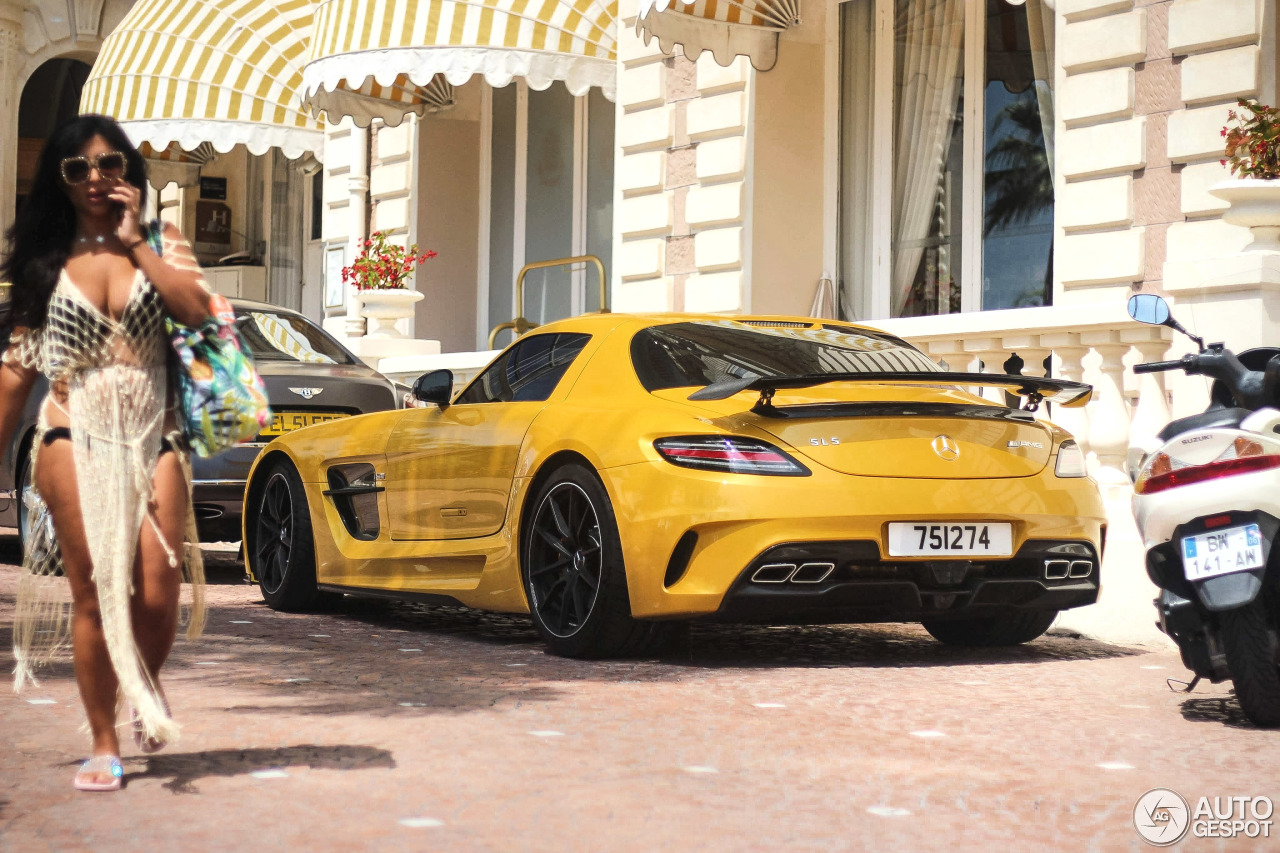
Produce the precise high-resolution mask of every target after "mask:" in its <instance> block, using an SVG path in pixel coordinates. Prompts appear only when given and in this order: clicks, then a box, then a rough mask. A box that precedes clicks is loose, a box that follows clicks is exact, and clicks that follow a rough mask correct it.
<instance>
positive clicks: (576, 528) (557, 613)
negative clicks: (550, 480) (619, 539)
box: [529, 480, 603, 638]
mask: <svg viewBox="0 0 1280 853" xmlns="http://www.w3.org/2000/svg"><path fill="white" fill-rule="evenodd" d="M532 529H533V535H532V537H531V540H530V543H529V589H530V592H532V594H533V601H534V605H535V607H536V608H537V611H538V619H539V622H541V623H542V624H543V625H544V626H546V630H547V631H549V632H550V633H552V634H554V635H555V636H556V637H561V638H564V637H572V636H573V635H574V634H576V633H577V632H578V631H580V630H582V627H583V626H584V625H585V624H586V622H587V620H588V619H589V618H590V616H591V610H592V608H594V607H595V604H596V597H597V596H598V595H599V593H600V578H601V574H602V569H603V554H602V549H601V540H600V518H599V516H598V515H597V514H596V508H595V506H594V505H593V504H592V502H591V498H590V497H589V496H588V495H587V493H586V491H585V490H584V489H583V488H582V486H580V485H578V484H577V483H575V482H573V481H571V480H569V481H564V482H560V483H557V484H556V485H555V487H554V488H552V489H551V491H549V492H547V494H546V495H545V496H544V497H543V498H542V501H541V502H540V504H539V506H538V511H537V514H536V515H534V518H533V528H532Z"/></svg>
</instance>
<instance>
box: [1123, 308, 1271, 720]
mask: <svg viewBox="0 0 1280 853" xmlns="http://www.w3.org/2000/svg"><path fill="white" fill-rule="evenodd" d="M1129 316H1130V317H1132V318H1133V319H1135V320H1138V321H1139V322H1143V323H1150V324H1153V325H1163V326H1169V327H1170V328H1172V329H1175V330H1177V331H1179V332H1182V333H1183V334H1185V335H1187V336H1188V337H1190V338H1191V339H1192V340H1194V341H1195V342H1196V344H1197V345H1198V346H1199V350H1200V351H1199V352H1198V353H1193V354H1190V355H1186V356H1183V357H1182V358H1180V359H1178V360H1177V361H1162V362H1154V363H1151V364H1139V365H1135V366H1134V368H1133V371H1134V373H1153V372H1155V371H1161V370H1182V371H1184V372H1186V373H1187V374H1199V375H1203V376H1209V377H1211V378H1212V379H1213V385H1212V388H1211V391H1210V397H1211V402H1210V405H1209V408H1208V409H1207V410H1206V411H1204V412H1202V413H1200V414H1197V415H1191V416H1190V417H1185V418H1178V419H1177V420H1174V421H1171V422H1170V423H1169V424H1168V425H1167V426H1165V428H1164V429H1162V430H1161V431H1160V433H1159V436H1158V438H1159V441H1158V444H1157V445H1156V446H1153V447H1150V448H1144V450H1145V451H1146V453H1145V455H1143V457H1142V460H1141V463H1140V465H1139V466H1138V468H1137V470H1136V471H1135V472H1133V473H1134V495H1133V512H1134V516H1135V517H1136V519H1137V522H1138V531H1139V532H1140V533H1141V534H1142V539H1143V545H1144V547H1145V548H1146V551H1147V574H1148V575H1149V576H1150V577H1151V580H1152V581H1153V582H1154V583H1155V584H1156V586H1158V587H1160V596H1159V598H1157V599H1156V601H1155V605H1156V609H1157V610H1158V611H1159V615H1160V622H1159V626H1160V630H1162V631H1164V633H1166V634H1168V635H1169V636H1170V637H1171V638H1172V639H1173V640H1174V641H1175V642H1177V644H1178V648H1179V650H1180V651H1181V653H1182V662H1183V663H1184V664H1185V665H1186V666H1187V668H1188V669H1190V670H1191V671H1192V672H1194V673H1195V678H1194V679H1193V680H1192V682H1191V684H1190V685H1189V686H1188V687H1187V688H1186V689H1187V690H1188V691H1190V690H1191V689H1192V688H1194V687H1195V685H1196V684H1197V683H1198V682H1199V680H1200V679H1201V678H1207V679H1209V680H1210V681H1212V682H1213V683H1215V684H1216V683H1218V682H1221V681H1225V680H1226V679H1228V678H1230V679H1231V681H1232V683H1233V684H1234V685H1235V692H1236V698H1237V699H1238V700H1239V702H1240V707H1241V709H1243V711H1244V713H1245V716H1246V717H1248V718H1249V719H1250V720H1251V721H1252V722H1254V723H1255V724H1257V725H1260V726H1276V725H1280V666H1278V664H1280V658H1278V657H1277V649H1278V646H1280V643H1278V642H1277V625H1278V624H1280V618H1278V617H1280V564H1278V565H1276V566H1270V565H1269V563H1270V562H1271V560H1272V557H1273V554H1275V553H1276V549H1275V548H1274V547H1273V546H1274V545H1275V543H1276V538H1277V534H1278V533H1280V410H1278V409H1277V406H1280V349H1275V348H1259V349H1254V350H1248V351H1246V352H1243V353H1241V354H1240V355H1239V356H1238V357H1237V356H1236V355H1235V354H1234V353H1232V352H1231V351H1230V350H1228V349H1226V348H1225V347H1224V346H1223V345H1222V344H1210V345H1209V346H1207V347H1206V346H1205V344H1204V341H1203V340H1201V339H1200V338H1198V337H1196V336H1195V335H1192V334H1190V333H1189V332H1187V331H1186V330H1185V329H1183V328H1182V326H1180V325H1179V324H1178V322H1177V321H1176V320H1174V319H1173V317H1172V316H1170V313H1169V306H1168V304H1167V303H1165V301H1164V300H1163V299H1161V298H1160V297H1159V296H1156V295H1154V294H1139V295H1137V296H1133V297H1131V298H1130V299H1129ZM1275 559H1276V560H1280V555H1278V556H1276V557H1275Z"/></svg>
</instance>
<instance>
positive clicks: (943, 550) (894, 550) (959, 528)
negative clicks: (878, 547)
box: [889, 521, 1013, 557]
mask: <svg viewBox="0 0 1280 853" xmlns="http://www.w3.org/2000/svg"><path fill="white" fill-rule="evenodd" d="M1012 555H1013V525H1012V524H1004V523H1000V522H988V521H980V522H952V523H947V524H943V523H939V522H934V521H895V522H892V523H890V525H889V556H890V557H934V556H946V557H972V556H979V557H1010V556H1012Z"/></svg>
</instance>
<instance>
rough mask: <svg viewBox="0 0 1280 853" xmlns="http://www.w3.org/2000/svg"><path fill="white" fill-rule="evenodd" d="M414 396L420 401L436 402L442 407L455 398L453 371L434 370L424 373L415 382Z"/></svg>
mask: <svg viewBox="0 0 1280 853" xmlns="http://www.w3.org/2000/svg"><path fill="white" fill-rule="evenodd" d="M413 396H415V397H417V398H418V402H420V403H435V404H436V405H437V406H439V407H440V408H442V409H443V408H444V407H446V406H448V405H449V401H450V400H452V399H453V371H452V370H433V371H431V372H430V373H424V374H422V375H421V376H419V377H418V378H417V379H415V380H414V382H413Z"/></svg>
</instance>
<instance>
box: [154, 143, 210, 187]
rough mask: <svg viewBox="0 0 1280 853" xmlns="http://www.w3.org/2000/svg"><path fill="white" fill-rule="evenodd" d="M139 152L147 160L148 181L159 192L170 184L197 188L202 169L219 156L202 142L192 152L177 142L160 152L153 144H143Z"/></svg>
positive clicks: (207, 144) (208, 145)
mask: <svg viewBox="0 0 1280 853" xmlns="http://www.w3.org/2000/svg"><path fill="white" fill-rule="evenodd" d="M138 150H139V151H140V152H141V154H142V156H143V157H145V158H147V179H148V180H149V181H150V182H151V186H153V187H155V188H156V189H158V190H160V189H164V188H165V187H167V186H169V184H177V185H178V186H180V187H193V186H195V185H196V184H198V183H199V182H200V167H201V166H203V165H205V164H206V163H209V162H211V161H212V160H213V159H214V158H215V157H217V156H218V152H216V151H214V149H213V146H212V145H210V144H209V143H208V142H202V143H201V144H200V145H199V146H197V147H196V148H194V149H192V150H190V151H187V150H184V149H183V148H180V147H179V146H178V144H177V143H176V142H175V143H174V144H172V145H170V146H169V147H168V148H161V149H159V150H156V149H155V148H153V147H151V143H149V142H143V143H142V144H141V145H139V146H138Z"/></svg>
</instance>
